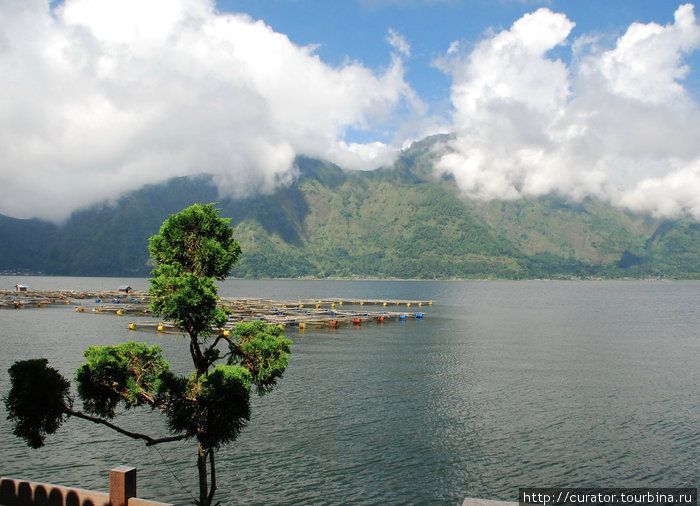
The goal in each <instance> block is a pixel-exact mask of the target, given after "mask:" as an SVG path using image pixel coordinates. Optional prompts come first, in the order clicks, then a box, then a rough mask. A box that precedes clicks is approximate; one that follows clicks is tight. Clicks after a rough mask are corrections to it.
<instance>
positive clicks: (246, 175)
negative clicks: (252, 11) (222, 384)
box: [0, 0, 414, 219]
mask: <svg viewBox="0 0 700 506" xmlns="http://www.w3.org/2000/svg"><path fill="white" fill-rule="evenodd" d="M0 19H1V20H3V21H2V23H1V26H2V28H1V32H0V75H2V76H3V79H1V80H0V165H1V166H2V171H1V172H0V188H1V189H0V202H1V204H0V213H3V214H9V215H13V216H18V217H24V216H42V217H51V218H57V219H60V218H63V217H65V216H67V215H68V214H69V213H70V212H71V211H72V210H74V209H75V208H76V207H79V206H81V205H85V204H90V203H94V202H99V201H102V200H104V199H107V198H110V197H113V196H116V195H118V194H119V193H120V192H122V191H125V190H130V189H134V188H137V187H139V186H140V185H142V184H144V183H154V182H159V181H162V180H164V179H166V178H168V177H172V176H180V175H190V174H198V173H202V172H207V173H213V174H215V176H216V180H217V182H218V183H219V185H220V187H221V189H222V191H223V192H225V193H227V194H233V195H244V194H249V193H253V192H265V191H269V190H271V189H272V188H274V187H275V186H276V185H278V184H280V183H283V182H284V181H285V180H288V179H289V178H290V177H292V175H293V171H294V168H293V160H294V157H295V155H296V154H300V153H303V154H306V155H308V156H317V157H322V158H326V159H329V160H331V161H337V162H338V163H341V164H342V165H344V166H347V167H349V168H368V169H371V168H376V167H377V166H379V165H382V164H384V163H388V162H390V161H391V160H392V159H393V157H394V155H395V151H396V150H394V149H392V148H390V147H388V146H386V145H384V144H382V143H378V142H375V143H369V144H367V145H362V144H356V143H355V144H353V143H347V142H346V141H345V138H344V136H345V131H346V130H347V129H349V128H354V129H357V130H362V129H364V128H367V126H368V125H370V124H376V123H382V122H384V121H387V120H388V119H389V118H390V117H391V115H392V114H393V111H394V110H395V109H396V107H397V106H399V104H400V103H401V102H402V101H403V100H404V99H410V100H414V98H412V97H411V96H410V95H411V90H410V87H409V86H408V84H407V83H406V82H405V81H404V78H403V75H404V72H403V61H402V59H401V57H400V56H398V53H397V55H396V56H394V57H393V59H392V63H391V65H390V66H389V67H388V68H386V69H385V70H384V71H382V72H379V73H377V72H373V71H372V70H370V69H368V68H366V67H364V66H363V65H361V64H360V63H357V62H352V61H348V62H347V63H345V64H343V65H341V66H338V67H331V66H329V65H327V64H325V63H324V62H322V61H321V60H320V59H319V58H318V57H317V56H316V55H315V54H314V48H313V47H300V46H297V45H295V44H293V43H292V42H290V40H289V39H288V38H287V37H286V36H285V35H283V34H280V33H275V32H274V31H273V30H272V29H271V28H270V27H268V26H266V25H265V24H264V23H262V22H260V21H255V20H253V19H251V18H249V17H247V16H246V15H234V14H227V13H221V12H218V11H217V10H216V9H215V7H214V5H213V4H212V3H210V2H209V1H207V0H153V1H149V2H141V1H139V0H119V1H115V0H66V1H65V2H64V3H63V4H61V5H58V6H56V7H53V8H52V7H51V6H50V4H49V2H48V1H46V0H10V1H8V2H3V3H2V4H1V5H0ZM387 50H388V46H387Z"/></svg>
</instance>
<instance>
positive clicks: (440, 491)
mask: <svg viewBox="0 0 700 506" xmlns="http://www.w3.org/2000/svg"><path fill="white" fill-rule="evenodd" d="M17 282H19V283H25V284H28V285H29V286H30V288H36V289H41V288H45V289H49V288H64V289H97V290H113V289H115V288H116V287H117V286H119V285H122V284H131V285H132V286H133V287H134V288H136V289H145V288H146V287H147V285H148V282H147V280H145V279H125V278H51V277H46V278H43V277H33V278H28V277H0V286H1V287H3V288H10V287H11V286H13V285H14V284H15V283H17ZM220 295H222V296H234V295H236V296H249V297H270V298H291V299H294V298H313V297H347V298H375V299H378V298H391V299H396V298H398V299H422V300H432V301H434V305H433V306H432V307H427V308H426V307H424V308H421V310H422V311H423V312H424V313H425V319H424V320H422V321H420V320H415V319H410V320H408V321H405V322H399V321H396V320H394V321H391V322H388V323H385V324H383V325H376V324H372V325H363V326H362V327H359V328H353V327H341V328H340V329H338V330H335V331H332V330H330V329H323V330H320V329H316V330H307V331H306V332H303V333H301V332H300V331H298V330H294V329H289V330H288V332H287V335H288V336H289V337H290V338H291V339H292V340H293V341H294V345H293V352H292V358H291V361H290V365H289V368H288V369H287V372H286V373H285V376H284V378H283V379H282V381H281V382H280V383H279V386H278V387H277V389H276V390H275V391H273V392H272V393H271V394H270V395H268V396H266V397H264V398H262V399H259V398H257V397H256V398H255V400H254V405H253V418H252V420H251V423H250V425H249V427H248V428H247V429H246V430H245V431H244V432H243V434H242V435H241V436H240V438H239V440H238V441H236V442H235V443H234V444H232V445H230V446H228V447H226V448H224V449H222V450H221V451H220V452H219V454H218V460H217V462H218V472H219V493H218V498H219V499H220V500H221V501H222V502H223V504H346V503H352V504H357V503H361V504H431V503H452V504H459V503H461V501H462V499H463V498H464V497H465V496H471V497H481V498H488V499H504V500H517V494H518V488H519V487H535V486H537V487H550V486H561V487H564V486H578V487H584V486H591V487H698V486H700V466H699V458H698V455H699V454H698V449H699V448H700V395H699V393H700V389H699V383H700V364H699V359H700V282H641V281H639V282H637V281H619V282H618V281H610V282H608V281H605V282H582V281H580V282H574V281H572V282H563V281H558V282H534V281H531V282H511V281H508V282H410V281H396V282H385V281H356V282H354V281H239V280H229V281H226V282H224V283H223V284H222V286H221V288H220ZM412 309H413V308H412ZM130 319H133V318H131V317H124V318H119V317H116V316H111V315H94V314H88V313H83V314H81V313H76V312H74V310H73V309H72V308H71V307H70V306H68V307H66V308H60V307H55V308H48V309H31V310H29V309H25V310H21V311H17V310H3V311H0V323H1V326H0V328H1V330H0V395H5V394H6V392H7V389H8V377H7V369H8V367H9V366H10V365H11V364H12V362H14V361H15V360H17V359H23V358H30V357H40V356H43V357H46V358H48V359H49V360H50V363H51V365H53V366H54V367H57V368H58V369H60V370H61V371H62V372H63V374H64V375H65V376H66V377H69V378H70V377H72V376H73V373H74V371H75V368H76V367H77V366H79V365H80V364H81V363H82V351H83V350H84V349H85V348H87V347H88V346H90V345H93V344H110V343H117V342H121V341H126V340H133V339H135V340H140V341H148V342H150V343H157V344H159V345H161V346H163V348H164V350H165V355H166V358H168V359H169V360H170V361H171V362H172V363H173V364H174V365H175V368H176V369H177V368H182V371H183V372H184V371H185V370H187V366H188V355H187V346H186V345H185V342H184V341H183V340H182V339H177V338H175V337H173V336H172V335H158V334H155V333H144V332H133V331H132V332H130V331H129V330H128V325H127V324H128V321H129V320H130ZM2 409H3V415H2V416H1V417H0V418H1V419H0V455H2V456H3V458H2V459H1V460H0V474H1V475H4V476H13V477H22V478H26V479H31V480H34V481H44V482H52V483H60V484H65V485H73V486H80V487H82V488H94V489H98V490H100V489H101V490H107V488H108V470H109V469H110V468H112V467H115V466H118V465H131V466H135V467H137V468H138V469H139V495H140V496H142V497H145V498H152V499H158V500H163V501H172V502H180V503H186V502H188V501H191V496H190V493H192V494H195V493H196V490H197V488H196V466H195V450H194V448H193V445H192V444H191V443H187V442H181V443H175V444H171V445H160V446H158V447H151V448H146V447H145V446H143V445H142V444H140V443H138V442H136V441H132V440H130V439H126V438H124V437H120V436H118V435H115V434H112V433H111V432H110V431H109V430H107V429H102V428H100V427H97V426H93V425H92V424H89V423H88V422H84V421H81V420H70V421H68V422H67V423H66V424H65V425H64V426H63V427H62V428H61V429H60V430H59V432H58V433H56V434H55V435H54V436H51V437H49V439H48V444H47V445H46V446H45V447H44V448H42V449H40V450H31V449H29V448H27V447H26V446H24V444H23V443H22V442H21V441H20V440H18V439H16V438H15V437H13V436H12V434H11V432H10V428H9V425H8V422H7V421H6V420H5V415H4V406H3V408H2ZM154 417H155V423H156V424H157V423H158V422H159V419H158V417H157V416H156V415H153V414H149V413H136V412H134V413H129V414H126V415H123V416H121V417H120V421H121V422H122V423H124V424H126V425H129V426H131V427H132V428H134V429H139V428H141V427H143V426H144V425H145V424H149V426H151V425H152V424H153V423H154ZM162 434H165V431H163V432H162Z"/></svg>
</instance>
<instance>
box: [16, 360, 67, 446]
mask: <svg viewBox="0 0 700 506" xmlns="http://www.w3.org/2000/svg"><path fill="white" fill-rule="evenodd" d="M48 363H49V361H48V360H46V359H45V358H39V359H32V360H21V361H18V362H15V363H14V364H13V365H12V367H10V369H9V371H8V372H9V374H10V382H11V384H12V387H11V388H10V391H9V393H8V394H7V396H6V397H5V398H4V399H3V400H4V402H5V409H7V419H8V420H10V421H12V422H14V427H13V429H12V433H13V434H14V435H15V436H17V437H19V438H22V439H24V440H25V441H26V442H27V445H29V446H30V447H32V448H40V447H42V446H43V445H44V440H45V438H46V435H48V434H53V433H54V432H56V430H58V428H59V427H60V426H61V424H62V423H63V420H64V418H65V413H66V410H67V409H68V408H69V407H70V405H71V400H70V397H69V391H70V383H69V382H68V380H67V379H65V378H64V377H63V376H62V375H61V373H59V372H58V371H57V370H56V369H54V368H52V367H49V366H48Z"/></svg>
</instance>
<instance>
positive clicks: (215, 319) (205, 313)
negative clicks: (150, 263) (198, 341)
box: [148, 263, 226, 335]
mask: <svg viewBox="0 0 700 506" xmlns="http://www.w3.org/2000/svg"><path fill="white" fill-rule="evenodd" d="M153 275H154V277H153V278H152V279H151V280H150V281H151V286H150V288H149V289H148V293H149V294H150V295H151V310H152V311H153V313H154V314H160V315H162V316H163V317H165V318H167V319H169V320H171V321H172V322H173V323H174V324H175V325H177V326H178V327H179V328H181V329H183V330H184V331H185V332H187V333H188V334H190V335H200V334H204V335H206V334H207V333H208V332H209V331H210V329H211V328H212V327H217V328H218V327H221V326H223V324H224V323H225V322H226V313H225V312H224V311H223V310H221V309H220V308H218V307H217V304H218V301H219V297H218V295H217V293H218V291H217V288H216V285H215V284H214V280H213V279H212V278H209V277H202V276H197V275H196V274H193V273H190V272H185V271H184V270H183V268H182V266H181V265H180V264H179V263H175V264H172V265H168V264H165V265H161V266H159V267H158V268H157V269H155V270H154V271H153Z"/></svg>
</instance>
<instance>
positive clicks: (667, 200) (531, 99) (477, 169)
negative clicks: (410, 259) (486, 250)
mask: <svg viewBox="0 0 700 506" xmlns="http://www.w3.org/2000/svg"><path fill="white" fill-rule="evenodd" d="M574 26H575V24H574V22H572V21H571V20H569V19H568V18H567V17H566V16H565V15H564V14H560V13H554V12H551V11H550V10H548V9H539V10H537V11H536V12H533V13H531V14H527V15H525V16H523V17H522V18H521V19H519V20H518V21H516V22H515V23H514V24H513V25H512V27H511V28H510V29H507V30H503V31H501V32H499V33H496V34H493V35H492V36H491V37H488V38H485V39H483V40H481V41H480V42H479V43H478V44H476V46H475V47H474V48H473V49H472V50H470V51H469V52H466V53H463V52H460V51H459V46H458V44H455V45H453V46H452V48H451V50H450V51H449V52H448V54H447V55H445V57H443V58H442V59H440V60H439V61H438V62H437V64H438V65H439V66H440V67H441V68H442V69H444V70H445V71H447V72H449V73H450V75H451V76H452V79H453V84H452V94H451V97H452V103H453V105H454V109H455V112H454V118H453V122H454V128H455V131H456V134H457V138H456V139H455V140H454V141H453V142H451V144H450V146H449V148H450V152H449V153H446V154H444V155H443V156H442V157H441V158H440V161H439V162H438V168H439V170H440V171H442V172H445V173H451V174H454V176H455V179H456V181H457V183H458V184H459V186H460V187H461V188H462V190H463V191H464V192H465V193H466V194H467V195H469V196H471V197H475V198H489V199H491V198H497V199H516V198H520V197H533V196H539V195H544V194H548V193H550V192H558V193H560V194H563V195H567V196H572V197H574V198H582V197H584V196H586V195H595V196H599V197H602V198H604V199H606V200H608V201H611V202H613V203H615V204H618V205H623V206H625V207H628V208H630V209H632V210H637V211H651V212H652V213H655V214H657V215H666V216H675V215H678V214H681V213H688V212H689V213H692V214H693V215H694V216H696V217H698V218H700V113H699V110H698V104H697V102H696V101H695V99H694V98H693V97H692V96H691V95H690V94H689V93H688V91H687V90H686V89H685V88H684V87H683V85H682V84H681V80H682V79H683V78H684V77H685V76H686V75H687V74H688V73H689V71H690V69H689V68H688V67H687V66H686V65H684V63H683V58H684V56H686V55H688V54H689V53H691V52H692V51H694V50H696V49H697V48H698V46H700V27H698V25H697V23H696V19H695V13H694V9H693V6H692V5H689V4H686V5H683V6H681V7H679V8H678V10H677V11H676V12H675V21H674V23H672V24H669V25H667V26H661V25H658V24H655V23H649V24H639V23H635V24H633V25H631V26H630V27H629V28H628V30H627V31H626V32H625V33H624V34H623V35H622V36H621V37H619V38H618V39H617V41H616V43H615V45H614V47H612V48H608V47H605V46H604V45H603V44H602V41H599V40H597V39H596V38H594V37H592V36H584V37H580V38H578V39H575V40H573V41H572V40H570V38H569V37H570V33H571V31H572V29H573V28H574ZM567 44H571V50H572V52H573V58H572V60H571V61H572V63H571V64H570V65H566V64H565V63H564V62H563V61H562V60H561V59H557V58H554V57H553V56H551V54H552V53H553V51H554V50H556V49H557V48H561V47H562V46H565V45H567Z"/></svg>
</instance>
